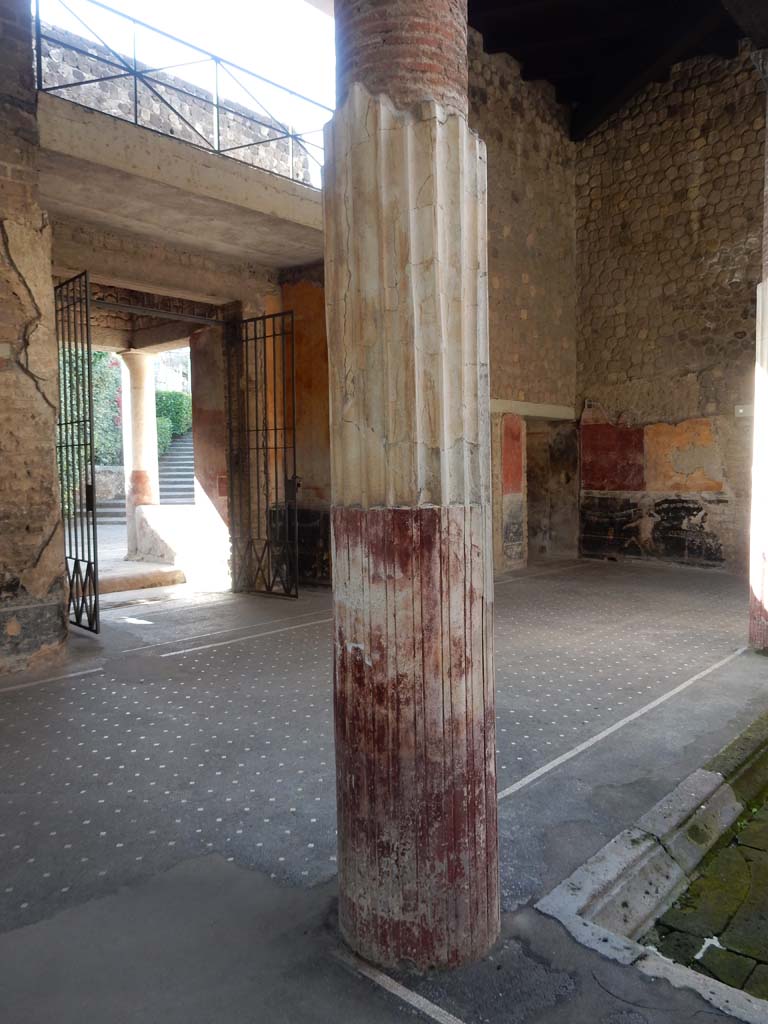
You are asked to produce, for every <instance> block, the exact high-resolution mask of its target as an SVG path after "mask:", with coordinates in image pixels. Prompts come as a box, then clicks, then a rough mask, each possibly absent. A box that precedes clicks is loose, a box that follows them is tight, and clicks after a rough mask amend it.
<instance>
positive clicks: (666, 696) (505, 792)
mask: <svg viewBox="0 0 768 1024" xmlns="http://www.w3.org/2000/svg"><path fill="white" fill-rule="evenodd" d="M748 649H749V648H747V647H739V648H738V650H736V651H734V652H733V653H732V654H729V655H728V656H727V657H725V658H721V659H720V661H717V662H715V664H714V665H710V666H709V668H705V669H704V671H703V672H697V673H696V675H695V676H691V678H690V679H686V680H685V682H683V683H680V685H679V686H675V687H674V688H673V689H672V690H668V691H667V692H666V693H663V694H662V695H661V696H660V697H657V698H656V699H655V700H652V701H651V702H650V703H649V704H646V705H644V706H643V707H642V708H638V710H637V711H633V712H632V714H631V715H627V716H626V718H622V719H620V720H619V721H618V722H614V723H613V725H609V726H608V728H607V729H603V731H602V732H599V733H597V735H596V736H593V737H592V738H591V739H588V740H584V742H583V743H579V745H578V746H577V747H574V748H573V750H569V751H568V752H567V753H565V754H561V755H560V756H559V757H556V758H555V759H554V760H553V761H549V762H548V763H547V764H545V765H542V766H541V768H537V769H536V771H534V772H531V773H530V774H529V775H525V776H524V777H523V778H522V779H518V780H517V782H514V783H513V784H512V785H511V786H507V788H506V789H502V790H501V792H500V793H499V796H498V799H499V800H504V799H505V798H506V797H508V796H512V794H513V793H517V792H519V791H520V790H521V789H524V788H525V787H526V786H530V784H531V783H532V782H535V781H536V780H537V779H540V778H541V777H542V775H547V774H548V773H549V772H551V771H554V769H555V768H559V767H560V765H561V764H565V763H566V761H570V760H571V759H572V758H574V757H578V755H579V754H582V753H583V752H584V751H585V750H589V748H590V747H594V746H595V744H596V743H600V741H601V740H604V739H606V738H607V737H608V736H610V735H612V733H614V732H618V731H619V729H623V728H624V726H625V725H629V723H630V722H634V721H635V720H636V719H638V718H642V716H643V715H647V714H648V712H649V711H653V709H654V708H657V707H659V706H660V705H661V704H664V703H665V702H666V701H668V700H671V698H672V697H676V696H677V695H678V693H682V692H683V690H687V689H688V687H689V686H693V684H694V683H698V681H699V680H700V679H704V677H705V676H708V675H710V674H711V673H712V672H716V671H717V669H719V668H722V667H723V666H724V665H727V664H728V663H729V662H731V661H733V660H734V659H735V658H738V657H739V656H740V655H742V654H744V652H745V651H747V650H748Z"/></svg>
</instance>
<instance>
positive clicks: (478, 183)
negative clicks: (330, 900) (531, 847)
mask: <svg viewBox="0 0 768 1024" xmlns="http://www.w3.org/2000/svg"><path fill="white" fill-rule="evenodd" d="M415 6H416V5H404V4H402V3H400V2H399V0H394V2H385V0H340V2H339V3H338V4H337V9H336V17H337V37H338V38H339V40H340V41H341V46H342V49H341V52H340V54H339V61H340V68H341V72H340V74H341V83H340V93H341V95H342V96H343V97H344V99H343V102H342V103H341V104H340V106H339V107H338V108H337V110H336V113H335V115H334V118H333V122H332V124H331V125H330V126H329V127H328V128H327V131H326V148H325V153H326V162H325V172H324V173H325V183H324V201H325V271H326V304H327V318H328V344H329V371H330V405H331V474H332V492H333V499H332V500H333V513H332V523H333V557H334V602H335V626H334V630H335V632H334V693H335V722H336V763H337V798H338V815H339V882H340V893H339V918H340V926H341V930H342V932H343V934H344V936H345V938H346V939H347V941H348V942H349V943H350V945H351V946H352V947H353V948H354V949H355V950H356V951H357V952H359V953H361V954H362V955H363V956H365V957H367V958H368V959H370V960H373V961H375V962H377V963H380V964H384V965H394V964H398V963H401V962H403V961H409V962H411V963H414V964H416V965H417V966H419V967H422V968H425V967H429V966H451V965H457V964H460V963H463V962H465V961H467V960H470V959H473V958H476V957H479V956H481V955H483V954H484V953H485V952H486V951H487V950H488V948H489V947H490V945H491V944H492V943H493V942H494V940H495V938H496V936H497V934H498V928H499V896H498V850H497V847H498V843H497V815H496V778H495V738H494V727H495V720H494V672H493V644H492V633H493V567H492V551H491V541H490V503H489V492H490V432H489V388H488V337H487V292H486V288H487V281H486V249H487V245H486V175H485V149H484V146H483V144H482V143H481V142H480V141H479V140H478V139H477V137H476V136H474V135H473V134H472V132H471V131H470V130H469V128H468V126H467V120H466V115H465V113H464V111H465V109H466V48H465V35H466V17H465V14H466V7H465V5H464V6H463V7H462V4H461V3H456V2H452V0H435V2H434V3H430V4H427V5H426V6H427V7H429V8H430V12H429V13H431V14H432V15H433V24H432V27H431V28H430V27H428V26H426V25H421V27H420V28H419V31H418V32H417V33H416V34H415V35H414V36H412V37H411V38H410V39H409V37H408V34H407V33H406V32H405V31H404V30H403V31H400V28H401V27H402V26H400V23H399V22H398V20H397V19H398V18H399V17H400V16H401V15H402V14H403V12H405V11H406V8H408V7H410V8H411V12H412V11H413V10H414V9H415ZM419 12H420V14H423V13H424V12H423V11H422V9H421V5H419ZM457 12H459V13H461V18H459V19H458V20H457ZM366 25H367V26H368V27H367V28H366V27H365V26H366ZM457 26H458V27H457ZM371 32H373V33H374V37H375V40H376V45H369V44H370V41H371V38H372V37H371V35H370V33H371ZM445 34H447V36H448V37H449V39H450V41H451V46H450V47H448V51H447V52H449V53H451V52H453V51H452V49H451V47H458V48H460V47H462V46H464V51H463V55H462V58H461V60H460V61H459V64H462V62H463V77H462V73H461V69H460V70H459V71H458V72H457V70H456V67H455V66H454V64H453V63H452V62H451V60H447V61H446V62H445V67H444V69H443V71H440V70H435V72H434V75H432V74H430V75H426V76H423V75H419V73H418V72H416V73H413V69H414V68H417V67H418V66H419V63H420V61H421V60H422V58H423V56H424V53H423V52H422V51H423V46H422V44H424V45H426V47H427V49H429V48H430V47H433V46H435V45H438V43H437V42H436V40H438V41H439V40H440V39H442V38H443V36H444V35H445ZM389 46H392V47H394V49H393V51H392V56H393V59H392V60H391V61H388V60H387V54H388V53H389V51H388V49H387V48H388V47H389ZM388 66H389V71H387V67H388ZM371 89H376V90H377V91H380V92H383V93H384V94H385V95H376V96H374V95H371ZM435 95H438V96H439V98H440V99H441V100H442V101H444V102H445V104H446V105H443V104H442V103H437V102H434V99H433V97H434V96H435ZM390 97H392V98H390ZM393 100H394V102H393ZM414 102H415V106H414V105H411V104H413V103H414ZM405 106H409V107H410V109H399V107H401V108H402V107H405Z"/></svg>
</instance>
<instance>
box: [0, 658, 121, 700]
mask: <svg viewBox="0 0 768 1024" xmlns="http://www.w3.org/2000/svg"><path fill="white" fill-rule="evenodd" d="M103 671H104V666H103V665H101V666H99V668H86V669H81V670H80V671H79V672H65V673H64V675H61V676H48V678H47V679H33V680H32V681H31V682H29V683H17V684H16V686H0V697H2V696H3V694H4V693H13V692H14V691H15V690H27V689H29V687H30V686H42V685H43V683H57V682H58V681H59V680H60V679H78V678H79V677H80V676H91V675H93V673H94V672H103Z"/></svg>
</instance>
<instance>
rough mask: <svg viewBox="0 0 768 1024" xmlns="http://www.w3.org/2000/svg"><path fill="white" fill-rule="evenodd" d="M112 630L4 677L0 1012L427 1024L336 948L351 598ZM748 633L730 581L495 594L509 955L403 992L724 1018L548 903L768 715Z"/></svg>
mask: <svg viewBox="0 0 768 1024" xmlns="http://www.w3.org/2000/svg"><path fill="white" fill-rule="evenodd" d="M102 621H103V632H102V634H101V636H100V637H98V638H96V637H92V636H89V635H79V636H74V635H73V637H72V641H71V643H70V651H69V655H68V660H67V661H66V662H64V663H62V664H61V665H59V666H58V667H57V668H56V669H55V670H53V671H50V672H49V676H50V677H52V678H51V681H49V682H46V681H44V680H43V681H41V679H42V677H41V674H40V673H38V675H37V677H34V676H23V677H14V678H12V679H7V680H4V681H3V682H4V688H0V778H1V779H2V783H1V784H0V931H2V933H3V934H0V1019H2V1020H3V1021H4V1022H5V1021H8V1022H14V1024H15V1022H16V1021H18V1022H21V1021H24V1022H27V1021H30V1022H31V1021H35V1022H36V1021H43V1020H45V1021H48V1020H52V1019H56V1020H57V1021H68V1020H73V1021H74V1020H77V1021H78V1022H79V1024H82V1022H85V1021H91V1020H94V1021H103V1020H106V1019H109V1020H110V1021H112V1020H115V1021H117V1020H120V1021H123V1020H124V1021H130V1022H133V1021H142V1022H143V1021H145V1020H150V1019H155V1017H156V1018H157V1019H160V1017H161V1016H162V1018H163V1020H168V1019H172V1020H176V1019H178V1020H184V1021H185V1022H197V1021H201V1022H202V1021H218V1020H226V1021H228V1022H229V1021H236V1022H239V1021H241V1020H242V1021H251V1020H255V1019H258V1020H262V1019H263V1020H270V1021H271V1020H286V1021H291V1022H293V1021H304V1020H307V1021H326V1020H328V1021H331V1020H335V1019H336V1017H337V1016H338V1011H337V1009H336V1007H337V1006H339V1007H341V1006H346V1007H347V1010H348V1014H349V1019H356V1020H360V1021H367V1020H371V1021H378V1020H392V1021H399V1020H401V1019H406V1017H407V1019H413V1017H412V1015H411V1014H412V1012H414V1011H413V1009H412V1008H411V1009H409V1008H408V1004H407V1003H405V1002H403V998H405V997H404V996H403V993H402V992H401V993H400V995H399V996H397V995H393V994H392V993H391V992H389V991H387V990H385V988H383V987H382V985H383V984H384V982H383V981H382V979H381V978H379V979H378V982H377V981H376V980H371V979H366V980H364V981H363V979H361V977H360V976H358V975H357V974H355V973H354V972H352V973H350V971H349V970H348V969H347V968H346V967H344V965H343V964H340V962H339V961H338V959H337V958H336V954H337V952H338V951H339V948H340V947H339V943H338V939H337V936H336V933H335V930H334V924H333V906H334V902H333V901H334V894H335V856H336V852H335V845H336V835H335V814H334V766H333V732H332V720H331V687H330V678H331V646H330V595H329V594H328V593H327V592H325V591H320V590H318V591H311V590H307V591H305V592H304V593H303V594H302V596H301V598H300V599H299V601H296V602H291V601H287V600H280V599H268V598H257V597H242V596H235V595H231V594H205V593H196V592H194V591H192V590H191V589H190V588H189V587H177V588H171V589H169V590H161V591H146V592H137V593H133V594H126V595H120V594H114V595H112V596H111V597H108V598H105V600H104V604H103V608H102ZM745 624H746V593H745V587H744V585H743V583H742V582H741V581H739V580H737V579H735V578H733V577H729V576H727V575H725V574H722V573H717V572H706V571H696V570H687V569H678V568H672V567H666V566H647V565H640V564H629V563H628V564H624V565H616V564H611V563H602V562H587V561H584V562H578V563H567V564H562V565H555V566H551V567H546V568H543V567H541V566H537V567H536V568H534V569H532V570H531V571H528V572H524V573H519V574H515V575H513V576H509V577H506V578H504V579H502V580H500V581H498V584H497V591H496V655H497V661H496V664H497V694H498V696H497V714H498V771H499V789H500V795H501V802H500V833H501V861H502V890H503V909H504V911H505V918H504V933H503V938H502V941H501V943H500V945H499V947H498V949H497V950H496V952H495V953H494V956H493V958H492V959H489V960H487V961H485V962H484V963H483V964H481V965H479V966H477V967H474V968H470V969H467V970H466V971H463V972H457V973H455V974H451V975H435V976H430V977H426V978H424V977H400V978H398V979H394V982H392V984H394V983H395V982H397V983H399V984H402V985H404V986H405V989H404V991H406V992H407V993H410V997H413V998H415V999H416V1000H417V1002H418V999H422V1000H424V999H426V1000H427V1001H428V1003H427V1004H426V1005H427V1006H429V1005H434V1006H436V1007H438V1008H439V1012H440V1013H443V1014H446V1013H448V1014H451V1015H453V1016H452V1017H449V1016H443V1017H440V1016H437V1017H434V1019H439V1020H443V1021H444V1022H447V1021H449V1020H450V1021H451V1024H454V1022H455V1021H459V1022H463V1024H474V1022H475V1021H477V1022H480V1021H484V1022H486V1021H487V1022H495V1021H501V1020H504V1021H520V1022H529V1021H530V1022H534V1021H535V1022H539V1021H541V1022H545V1021H568V1022H571V1024H579V1022H581V1021H584V1022H585V1024H587V1022H589V1024H592V1022H593V1021H595V1022H599V1024H643V1022H645V1021H648V1022H657V1021H658V1022H662V1021H663V1022H666V1021H670V1022H671V1021H675V1022H677V1021H687V1020H691V1021H693V1020H699V1019H704V1018H703V1017H699V1016H697V1015H698V1014H702V1013H704V1012H706V1013H707V1015H708V1016H707V1019H712V1017H713V1016H714V1018H715V1019H717V1016H718V1015H717V1014H713V1012H712V1009H711V1007H705V1004H703V1003H701V1002H700V1000H699V999H698V998H697V997H696V996H694V995H693V994H692V993H689V992H685V991H682V992H675V991H673V990H672V989H671V988H669V987H668V986H665V985H662V984H660V983H655V984H654V983H652V982H650V981H649V980H647V979H642V978H640V977H638V976H635V975H634V974H633V973H632V972H630V971H627V969H624V968H619V967H618V966H617V965H615V964H611V963H609V962H608V961H604V960H602V959H601V958H600V957H599V956H597V955H596V954H592V953H590V952H588V951H586V950H582V949H581V948H580V947H578V946H577V945H576V944H575V943H574V942H573V941H572V940H571V939H570V938H569V937H567V936H566V935H565V933H563V932H562V930H561V929H560V928H559V926H558V925H556V924H555V923H554V922H551V921H549V920H547V919H546V918H544V917H542V916H541V915H539V914H538V913H537V912H535V911H533V910H531V909H529V906H530V904H531V903H532V902H533V901H535V900H536V899H538V898H539V897H540V896H541V895H543V894H544V893H546V892H547V891H548V890H549V889H550V888H552V887H553V886H554V885H556V884H557V883H558V882H559V881H561V880H562V879H563V878H564V877H566V876H567V875H569V874H570V873H571V872H572V871H573V870H574V869H575V868H576V867H577V866H578V865H579V864H580V863H582V862H583V861H584V860H585V859H586V858H587V857H589V856H591V855H592V854H593V853H594V852H595V851H596V850H597V849H599V848H600V847H601V846H602V845H603V844H604V843H605V842H606V841H607V840H608V839H610V838H611V837H612V836H613V835H615V834H616V833H617V832H618V831H620V830H621V829H622V828H624V827H626V826H627V825H629V824H630V823H631V822H633V821H634V820H635V819H636V818H637V817H639V816H640V814H642V813H643V812H644V811H645V810H647V809H648V808H649V807H650V806H652V805H653V804H654V803H655V802H656V801H657V800H658V799H660V798H661V797H662V796H663V795H665V794H666V793H667V792H668V791H669V790H670V789H672V788H673V787H674V786H675V785H676V784H677V783H678V782H679V781H680V780H681V779H682V778H683V777H684V776H685V775H687V774H688V773H689V772H690V771H692V770H693V769H694V768H696V767H698V766H699V765H700V764H701V763H703V761H705V760H706V759H707V758H708V757H710V756H711V755H712V754H714V753H715V752H716V751H717V750H718V749H719V748H720V747H721V746H723V745H724V744H725V743H726V742H727V741H729V740H730V739H731V738H733V736H735V735H736V734H737V733H738V732H740V731H741V729H743V728H744V727H745V726H746V724H748V722H749V721H750V720H751V719H752V718H754V717H756V715H757V714H759V713H760V712H762V711H764V710H766V709H767V708H768V665H766V662H765V660H764V659H760V658H759V657H757V656H754V655H751V654H749V653H743V654H741V655H739V656H738V657H735V658H733V659H731V660H729V661H727V662H726V661H725V659H728V658H729V657H730V656H731V655H732V654H733V653H734V651H736V650H738V649H739V648H741V647H742V645H743V644H744V632H745ZM721 663H723V664H721ZM718 666H719V667H718ZM249 879H250V881H249ZM198 891H199V892H200V897H199V900H198V896H197V893H198ZM216 894H218V895H219V896H220V898H221V910H220V911H217V909H216V907H217V904H216V899H215V898H214V897H216ZM281 906H283V907H284V910H285V913H284V914H283V915H281V912H280V909H279V908H280V907H281ZM230 911H231V919H230V922H229V925H230V926H229V928H228V925H227V915H228V914H230ZM171 928H176V929H178V936H179V941H180V942H181V946H180V947H179V948H178V949H176V948H174V941H173V939H171V938H169V935H168V931H169V929H171ZM270 929H276V930H275V931H274V935H275V942H274V943H272V942H270V941H269V935H270V934H271V932H270ZM241 943H245V944H246V945H248V946H249V947H250V948H251V949H252V954H253V955H252V957H250V958H249V959H248V961H247V965H246V966H244V967H242V970H243V971H244V975H243V976H240V975H239V974H238V972H239V970H240V969H241V966H242V950H241V948H240V944H241ZM212 944H215V945H216V953H215V955H214V956H211V945H212ZM278 963H279V965H280V966H279V970H278V969H277V967H276V964H278ZM36 964H40V965H41V969H42V965H45V971H46V973H45V981H44V983H40V982H39V977H40V975H39V974H37V973H36V970H37V968H36V967H35V965H36ZM203 965H204V968H203ZM233 972H234V973H235V974H238V976H237V978H236V979H235V978H234V976H233ZM93 977H98V978H99V979H100V980H99V982H98V985H96V987H95V988H94V987H93V985H92V984H91V981H89V979H91V978H93ZM36 979H37V980H36ZM109 979H112V980H111V981H110V980H109ZM389 981H390V979H387V982H386V983H387V984H389ZM171 993H173V994H174V995H173V999H175V1003H174V1004H173V1005H174V1007H175V1008H174V1009H173V1011H172V1012H171V1010H170V1009H169V1005H170V1002H172V1001H173V1000H172V998H171V995H170V994H171ZM414 994H415V995H414ZM511 994H514V999H513V1001H512V1003H510V998H511ZM401 997H402V998H401ZM264 1000H266V1003H264V1005H267V1006H269V1007H270V1009H269V1011H268V1012H267V1011H264V1012H265V1015H264V1016H256V1017H254V1016H253V1015H252V1010H253V1006H254V1005H255V1004H256V1003H259V1004H260V1005H261V1004H262V1003H263V1001H264ZM148 1006H151V1007H152V1013H153V1014H155V1016H152V1015H151V1014H150V1015H149V1016H147V1008H148ZM219 1006H221V1007H226V1009H216V1007H219ZM236 1006H237V1008H236ZM419 1006H420V1007H421V1009H420V1010H419V1012H421V1013H422V1015H423V1014H424V1013H425V1012H426V1013H427V1017H428V1016H429V1011H425V1010H424V1007H423V1006H422V1005H421V1004H419ZM161 1008H162V1012H161ZM174 1014H175V1016H174ZM622 1014H623V1016H622ZM722 1019H726V1018H722Z"/></svg>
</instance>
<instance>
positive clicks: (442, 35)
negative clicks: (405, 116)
mask: <svg viewBox="0 0 768 1024" xmlns="http://www.w3.org/2000/svg"><path fill="white" fill-rule="evenodd" d="M334 15H335V21H336V55H337V60H336V69H337V70H336V75H337V83H338V85H337V93H338V97H337V99H338V105H339V106H341V104H342V103H343V101H344V98H345V97H346V95H347V92H348V90H349V87H350V85H351V84H352V83H353V82H360V83H362V84H363V85H364V86H365V87H366V89H367V90H368V92H369V93H370V94H371V95H372V96H376V95H378V94H380V93H384V94H386V95H387V96H389V98H390V99H391V100H392V101H393V103H394V104H395V105H396V106H398V107H403V108H407V107H411V106H413V105H414V104H416V103H420V102H422V101H423V100H434V101H435V102H437V103H439V104H441V105H442V106H445V107H450V108H452V109H455V110H459V111H462V112H466V109H467V0H421V2H419V3H413V2H412V0H336V4H335V8H334Z"/></svg>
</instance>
